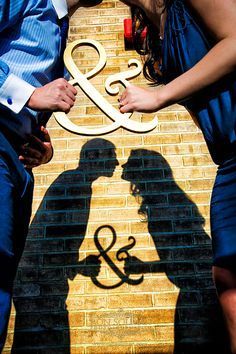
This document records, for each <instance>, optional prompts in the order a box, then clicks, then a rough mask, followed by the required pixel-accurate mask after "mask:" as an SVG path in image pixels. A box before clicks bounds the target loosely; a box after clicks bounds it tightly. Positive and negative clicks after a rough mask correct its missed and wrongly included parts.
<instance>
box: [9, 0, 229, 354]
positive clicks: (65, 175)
mask: <svg viewBox="0 0 236 354" xmlns="http://www.w3.org/2000/svg"><path fill="white" fill-rule="evenodd" d="M126 17H129V9H128V7H127V6H125V5H124V4H122V3H121V2H118V1H115V0H114V1H113V0H110V1H104V2H103V3H101V4H100V5H98V6H96V7H91V8H80V9H78V10H77V11H76V13H75V14H74V16H73V18H72V19H71V22H70V24H71V26H70V37H69V40H70V41H73V40H76V39H82V38H85V39H86V38H89V39H96V40H98V41H100V43H101V44H102V45H103V46H104V48H105V50H106V53H107V65H106V67H105V68H104V69H103V71H102V72H101V73H99V74H98V75H97V76H95V77H94V78H92V79H91V80H90V81H91V82H92V83H93V84H94V86H95V87H96V88H97V90H99V91H100V92H101V93H102V95H104V97H106V99H107V100H108V101H109V102H111V103H112V104H113V106H114V107H118V102H117V98H118V97H117V96H108V94H107V93H106V92H105V89H104V82H105V79H106V78H107V77H108V76H109V75H111V74H114V73H117V72H120V71H125V70H127V69H128V67H127V63H128V60H129V59H130V58H138V56H137V54H136V53H135V52H134V51H125V49H124V40H123V19H124V18H126ZM74 59H75V61H76V63H77V64H78V66H79V67H80V69H81V70H82V71H84V72H85V71H88V70H91V69H92V68H93V67H94V66H95V65H96V62H97V60H98V56H97V54H96V52H95V50H94V49H92V48H91V47H83V48H80V49H78V50H76V51H75V53H74ZM132 82H133V83H135V84H138V85H146V82H145V80H144V79H143V77H142V76H140V77H139V78H136V79H133V80H132ZM69 116H70V119H71V120H72V121H73V122H74V123H76V124H79V125H83V126H89V127H91V128H95V127H96V126H97V127H101V126H102V125H106V124H111V121H110V120H109V119H108V118H107V117H105V115H104V114H103V113H102V112H101V111H100V110H99V109H98V108H97V107H95V106H94V104H93V103H92V102H91V101H90V100H89V99H88V98H87V97H86V96H85V95H84V94H83V92H81V91H80V90H79V89H78V97H77V102H76V105H75V107H74V108H73V109H72V111H71V113H70V114H69ZM153 116H154V115H152V114H150V115H148V114H146V115H142V114H134V116H133V117H132V119H135V120H138V121H149V120H151V119H152V118H153ZM158 119H159V123H158V126H157V128H156V129H155V130H154V131H152V132H149V133H147V134H135V133H131V132H128V131H126V130H124V129H122V128H120V129H118V130H116V131H114V132H112V133H110V134H108V135H106V136H102V137H97V138H96V137H94V138H92V137H84V136H78V135H75V134H72V133H70V132H68V131H66V130H64V129H62V128H61V127H60V126H59V125H58V124H57V122H56V121H55V120H54V118H52V119H51V120H50V123H49V128H50V133H51V136H52V139H53V143H54V147H55V155H54V158H53V160H52V161H51V162H50V163H49V164H47V165H45V166H41V167H39V168H37V169H35V182H36V186H35V193H34V204H33V216H32V222H31V227H30V232H29V236H28V240H27V244H26V248H25V252H24V256H23V258H22V261H21V264H20V269H19V272H18V275H17V279H16V284H15V290H14V308H13V310H12V315H11V319H10V325H9V334H8V338H7V343H6V347H5V349H4V353H9V352H10V347H11V345H12V343H13V348H14V349H13V352H14V353H24V354H26V353H30V354H35V353H42V354H53V353H57V354H59V353H63V354H66V353H71V354H93V353H101V354H105V353H119V354H123V353H132V354H141V353H142V354H146V353H156V354H158V353H165V354H167V353H169V354H170V353H174V350H175V354H179V353H186V354H192V353H199V352H201V353H205V352H209V353H213V352H214V353H221V354H222V353H223V349H222V348H221V345H222V343H223V340H222V339H221V338H222V335H219V333H221V330H222V328H221V317H220V311H219V308H218V305H217V300H216V296H215V290H214V286H213V283H212V278H211V241H210V236H209V199H210V194H211V188H212V184H213V181H214V175H215V170H216V168H215V166H214V165H213V164H212V162H211V159H210V157H209V154H208V151H207V148H206V146H205V143H204V141H203V138H202V135H201V132H200V131H199V129H198V128H197V127H196V126H195V125H194V123H193V122H192V120H191V118H190V116H189V115H188V113H187V112H186V111H185V110H184V109H183V108H182V107H181V106H178V105H175V106H172V107H170V108H168V109H164V110H162V111H160V112H159V113H158ZM125 259H126V261H125Z"/></svg>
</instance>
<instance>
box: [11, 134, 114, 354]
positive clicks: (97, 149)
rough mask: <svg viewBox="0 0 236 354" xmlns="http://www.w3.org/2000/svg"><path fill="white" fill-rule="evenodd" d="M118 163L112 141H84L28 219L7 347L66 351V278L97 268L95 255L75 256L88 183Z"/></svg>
mask: <svg viewBox="0 0 236 354" xmlns="http://www.w3.org/2000/svg"><path fill="white" fill-rule="evenodd" d="M118 164H119V163H118V161H117V158H116V152H115V146H114V145H113V144H112V143H111V142H110V141H108V140H105V139H98V138H97V139H92V140H90V141H88V142H87V143H86V144H84V145H83V147H82V149H81V153H80V160H79V165H78V167H77V168H76V169H74V170H69V171H66V172H63V173H62V174H61V175H60V176H59V177H58V178H57V179H56V180H55V181H54V182H53V183H52V185H51V186H50V188H49V189H48V190H47V192H46V194H45V196H44V198H43V200H42V202H41V204H40V206H39V208H38V210H37V213H36V215H35V217H34V219H33V220H32V223H31V227H30V232H29V236H28V240H27V244H26V247H25V252H24V255H23V258H22V261H21V264H20V267H19V271H18V275H17V279H16V282H15V284H16V285H15V289H14V305H15V310H16V318H15V331H14V340H13V346H12V351H11V353H22V354H23V353H24V354H27V353H30V354H36V353H37V354H41V353H42V354H53V353H56V354H60V353H61V354H62V353H63V354H69V353H70V330H69V322H68V311H67V309H66V299H67V295H68V291H69V285H68V279H70V280H73V279H74V278H75V276H76V275H77V274H78V273H80V274H82V275H84V276H89V277H91V276H94V277H96V276H97V275H98V273H99V270H100V260H99V259H98V257H97V256H94V255H89V256H88V257H87V258H85V259H83V260H81V261H78V259H79V258H80V257H79V249H80V246H81V244H82V242H83V240H84V237H85V233H86V228H87V223H88V218H89V212H90V202H91V196H92V183H93V182H94V181H95V180H96V179H97V178H99V177H101V176H105V177H111V176H112V175H113V172H114V170H115V168H116V166H117V165H118ZM77 321H80V319H79V317H78V319H77ZM77 324H78V325H79V322H78V323H77Z"/></svg>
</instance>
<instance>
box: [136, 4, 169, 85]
mask: <svg viewBox="0 0 236 354" xmlns="http://www.w3.org/2000/svg"><path fill="white" fill-rule="evenodd" d="M171 2H172V0H166V1H164V6H165V8H166V7H167V6H168V5H169V3H171ZM131 16H132V32H133V38H134V48H135V50H136V51H137V52H138V53H139V54H140V55H141V56H142V57H143V59H144V65H143V74H144V77H145V78H146V79H147V80H149V81H151V82H152V83H153V84H154V85H156V84H160V83H162V74H161V61H162V40H161V38H160V36H159V28H158V26H155V25H154V24H153V23H152V22H151V21H150V20H149V19H148V18H147V16H146V14H145V12H144V11H143V10H142V9H141V8H139V7H137V6H132V7H131ZM145 28H146V30H147V34H146V36H145V39H144V41H143V40H142V32H143V31H144V29H145Z"/></svg>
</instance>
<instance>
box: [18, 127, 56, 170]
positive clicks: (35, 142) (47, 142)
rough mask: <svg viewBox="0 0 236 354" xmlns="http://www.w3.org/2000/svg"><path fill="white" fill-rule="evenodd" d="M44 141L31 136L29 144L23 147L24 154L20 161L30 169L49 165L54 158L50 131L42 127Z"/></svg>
mask: <svg viewBox="0 0 236 354" xmlns="http://www.w3.org/2000/svg"><path fill="white" fill-rule="evenodd" d="M41 132H42V133H43V140H40V139H39V138H38V137H36V136H35V135H30V137H29V141H28V143H26V144H24V145H23V146H22V153H21V155H20V156H19V160H20V161H21V162H22V163H23V164H24V166H25V167H26V168H28V169H31V168H34V167H37V166H39V165H42V164H45V163H48V162H49V161H50V160H51V159H52V156H53V147H52V143H51V138H50V135H49V133H48V130H47V129H46V128H44V127H43V126H42V127H41Z"/></svg>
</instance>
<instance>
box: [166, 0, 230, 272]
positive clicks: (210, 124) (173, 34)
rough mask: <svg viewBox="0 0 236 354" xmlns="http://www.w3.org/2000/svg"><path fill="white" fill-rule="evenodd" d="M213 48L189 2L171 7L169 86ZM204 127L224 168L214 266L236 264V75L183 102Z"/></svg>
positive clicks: (215, 202)
mask: <svg viewBox="0 0 236 354" xmlns="http://www.w3.org/2000/svg"><path fill="white" fill-rule="evenodd" d="M213 45H214V40H213V38H211V37H210V35H208V34H207V31H204V28H203V24H202V23H200V20H199V19H198V18H197V17H196V15H195V14H194V13H193V12H192V10H191V9H190V8H189V7H188V4H187V3H186V2H185V0H173V1H172V2H171V4H170V5H168V7H167V18H166V24H165V31H164V39H163V62H162V72H163V78H164V82H165V83H168V82H169V81H171V80H173V79H175V78H176V77H177V76H179V75H181V74H182V73H184V72H185V71H187V70H188V69H190V68H191V67H192V66H193V65H195V64H196V63H197V62H198V61H199V60H200V59H201V58H202V57H203V56H204V55H205V54H206V53H207V52H208V51H209V50H210V49H211V48H212V46H213ZM181 104H183V105H184V106H185V107H186V108H187V109H188V110H191V111H192V112H193V113H194V114H195V116H196V118H197V120H198V123H199V126H200V127H201V130H202V132H203V135H204V138H205V141H206V143H207V146H208V149H209V152H210V154H211V157H212V159H213V161H214V162H215V163H216V164H217V165H219V167H218V171H217V176H216V180H215V184H214V188H213V192H212V198H211V231H212V244H213V255H214V264H215V265H218V266H221V267H225V268H232V267H233V265H236V73H233V74H230V75H228V76H227V77H224V78H223V79H221V80H219V81H218V82H217V83H216V84H214V85H211V86H209V87H207V88H206V89H204V90H202V91H201V92H199V93H197V94H196V95H194V96H192V97H189V98H188V99H187V100H185V101H183V102H181Z"/></svg>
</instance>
